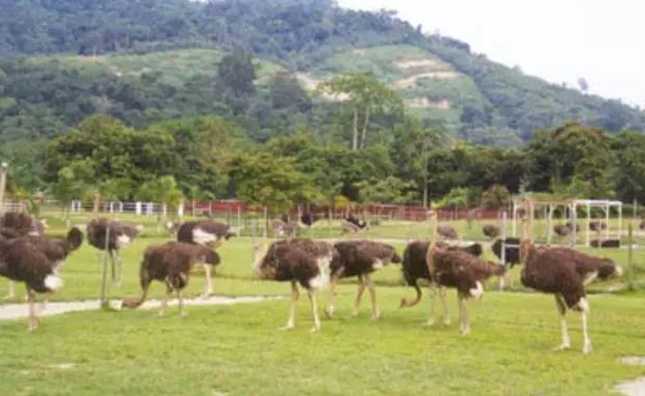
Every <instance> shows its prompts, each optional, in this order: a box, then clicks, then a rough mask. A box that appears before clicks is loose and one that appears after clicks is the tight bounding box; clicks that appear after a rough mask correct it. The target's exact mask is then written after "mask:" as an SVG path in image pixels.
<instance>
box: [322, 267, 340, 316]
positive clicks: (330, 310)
mask: <svg viewBox="0 0 645 396" xmlns="http://www.w3.org/2000/svg"><path fill="white" fill-rule="evenodd" d="M338 278H339V277H338V276H332V277H331V279H330V280H329V305H328V306H327V308H325V316H327V318H329V319H331V318H332V317H333V316H334V310H335V309H336V283H337V282H338Z"/></svg>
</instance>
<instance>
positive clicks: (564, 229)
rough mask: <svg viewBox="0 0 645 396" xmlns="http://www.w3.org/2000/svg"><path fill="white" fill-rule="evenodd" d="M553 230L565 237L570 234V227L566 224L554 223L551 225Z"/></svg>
mask: <svg viewBox="0 0 645 396" xmlns="http://www.w3.org/2000/svg"><path fill="white" fill-rule="evenodd" d="M553 232H555V234H556V235H557V236H559V237H563V238H564V237H566V236H568V235H569V234H571V228H569V226H568V225H566V224H556V225H554V226H553Z"/></svg>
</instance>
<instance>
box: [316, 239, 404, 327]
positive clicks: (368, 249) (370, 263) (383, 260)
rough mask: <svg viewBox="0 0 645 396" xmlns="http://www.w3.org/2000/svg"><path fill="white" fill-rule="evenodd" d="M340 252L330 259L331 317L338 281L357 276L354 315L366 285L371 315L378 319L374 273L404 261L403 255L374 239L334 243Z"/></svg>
mask: <svg viewBox="0 0 645 396" xmlns="http://www.w3.org/2000/svg"><path fill="white" fill-rule="evenodd" d="M334 248H335V249H336V251H337V252H338V254H337V255H336V256H335V257H334V259H333V260H332V262H331V279H330V286H329V289H330V295H331V298H330V303H329V305H328V306H327V309H326V310H325V313H326V314H327V316H329V317H332V316H333V314H334V309H335V305H336V283H337V282H338V280H340V279H341V278H348V277H352V276H356V277H358V293H357V295H356V300H355V301H354V316H357V315H358V308H359V306H360V303H361V298H362V296H363V292H364V291H365V289H367V290H368V292H369V294H370V301H371V304H372V319H373V320H376V319H379V318H380V316H381V312H380V310H379V308H378V305H377V304H376V291H375V290H374V283H373V282H372V279H371V277H370V276H371V273H372V272H374V271H377V270H379V269H381V268H383V267H384V266H386V265H388V264H389V263H401V257H400V256H399V255H398V254H397V253H396V251H395V250H394V247H392V246H390V245H388V244H385V243H380V242H374V241H341V242H337V243H335V244H334Z"/></svg>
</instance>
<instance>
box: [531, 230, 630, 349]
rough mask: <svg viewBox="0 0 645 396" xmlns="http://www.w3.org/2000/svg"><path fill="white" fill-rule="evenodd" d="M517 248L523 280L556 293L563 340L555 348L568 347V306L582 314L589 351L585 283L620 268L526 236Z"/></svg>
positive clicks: (608, 276) (543, 290) (550, 292)
mask: <svg viewBox="0 0 645 396" xmlns="http://www.w3.org/2000/svg"><path fill="white" fill-rule="evenodd" d="M520 252H521V255H522V261H523V262H524V268H523V269H522V277H521V279H522V284H523V285H524V286H526V287H529V288H532V289H535V290H537V291H540V292H543V293H549V294H553V295H554V297H555V302H556V307H557V310H558V313H559V314H560V326H561V331H562V344H561V345H560V346H559V347H558V348H556V350H563V349H569V348H571V339H570V337H569V332H568V329H567V321H566V317H565V315H566V312H567V309H571V310H574V311H578V312H580V313H581V316H582V333H583V339H584V341H583V347H582V352H583V353H585V354H587V353H589V352H591V349H592V348H591V339H590V337H589V332H588V329H587V319H588V315H589V302H588V300H587V297H586V292H585V286H587V285H588V284H589V283H591V282H593V281H594V280H595V279H608V278H610V277H613V276H620V275H621V274H622V269H621V268H620V267H619V266H616V265H615V264H614V263H613V262H612V261H611V260H608V259H600V258H597V257H592V256H588V255H586V254H583V253H580V252H577V251H575V250H573V249H568V248H545V247H541V248H538V247H535V246H534V245H533V243H532V242H531V241H530V240H529V239H525V240H523V241H522V244H521V247H520Z"/></svg>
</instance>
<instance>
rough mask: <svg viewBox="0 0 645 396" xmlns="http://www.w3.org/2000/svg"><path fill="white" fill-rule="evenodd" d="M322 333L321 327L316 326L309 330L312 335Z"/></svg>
mask: <svg viewBox="0 0 645 396" xmlns="http://www.w3.org/2000/svg"><path fill="white" fill-rule="evenodd" d="M319 331H320V326H314V327H312V328H311V330H309V332H310V333H317V332H319Z"/></svg>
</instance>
